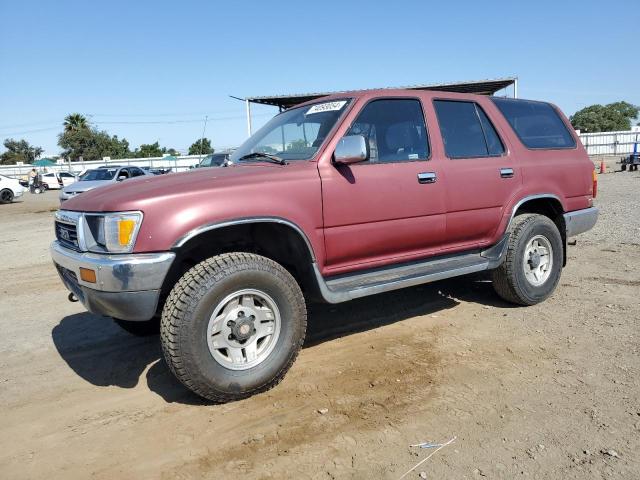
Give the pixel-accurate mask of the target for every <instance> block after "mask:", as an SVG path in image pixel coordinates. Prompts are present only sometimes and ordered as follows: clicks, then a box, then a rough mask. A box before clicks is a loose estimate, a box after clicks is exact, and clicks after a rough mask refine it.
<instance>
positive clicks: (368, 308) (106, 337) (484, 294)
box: [51, 275, 512, 405]
mask: <svg viewBox="0 0 640 480" xmlns="http://www.w3.org/2000/svg"><path fill="white" fill-rule="evenodd" d="M460 300H464V301H467V302H472V303H479V304H482V305H491V306H496V307H500V308H511V307H512V305H510V304H507V303H505V302H503V301H501V300H500V299H499V297H498V296H497V295H496V294H495V293H494V292H493V288H492V286H491V282H490V281H488V280H487V279H486V276H482V275H475V276H468V277H461V278H459V279H453V280H446V281H442V282H437V283H433V284H429V285H420V286H417V287H413V288H407V289H403V290H398V291H395V292H389V293H385V294H381V295H375V296H372V297H366V298H361V299H357V300H353V301H351V302H346V303H343V304H337V305H326V304H311V305H310V306H309V311H308V321H307V338H306V339H305V343H304V347H305V348H306V347H310V346H314V345H318V344H321V343H323V342H327V341H330V340H333V339H336V338H340V337H344V336H348V335H353V334H356V333H360V332H364V331H367V330H371V329H374V328H379V327H383V326H385V325H389V324H392V323H395V322H399V321H403V320H406V319H409V318H412V317H415V316H422V315H430V314H434V313H437V312H440V311H444V310H447V309H450V308H454V307H455V306H457V305H458V304H459V303H460ZM51 335H52V339H53V343H54V345H55V346H56V348H57V350H58V352H59V353H60V356H61V357H62V358H63V359H64V360H65V362H66V363H67V364H68V365H69V367H70V368H71V369H72V370H73V371H74V372H75V373H76V374H78V375H79V376H80V377H82V378H83V379H85V380H86V381H87V382H89V383H91V384H93V385H96V386H100V387H105V386H118V387H121V388H133V387H135V386H136V385H137V384H138V382H139V380H140V377H141V376H142V374H143V373H144V371H145V370H147V372H146V381H147V385H148V387H149V389H150V390H152V391H153V392H155V393H156V394H158V395H160V396H161V397H162V398H163V399H164V400H165V401H166V402H170V403H172V402H179V403H184V404H192V405H193V404H206V403H207V402H206V401H204V400H202V399H200V398H199V397H198V396H196V395H194V394H193V393H191V392H190V391H189V390H187V389H186V388H185V387H184V386H182V385H181V384H180V383H179V382H178V381H177V380H176V379H175V377H174V376H173V375H172V374H171V372H170V371H169V369H168V367H167V365H166V364H165V362H164V359H163V358H162V352H161V348H160V342H159V339H158V336H157V335H154V336H151V337H144V338H140V337H134V336H132V335H129V334H128V333H126V332H124V331H122V330H121V329H120V328H119V327H118V326H117V325H116V324H115V323H114V322H112V321H111V320H110V319H108V318H104V317H100V316H97V315H92V314H90V313H77V314H74V315H69V316H67V317H65V318H63V319H62V320H61V322H60V323H59V324H58V325H57V326H56V327H54V329H53V330H52V332H51ZM147 368H148V369H147Z"/></svg>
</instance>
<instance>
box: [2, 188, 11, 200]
mask: <svg viewBox="0 0 640 480" xmlns="http://www.w3.org/2000/svg"><path fill="white" fill-rule="evenodd" d="M11 202H13V192H12V191H11V190H9V189H8V188H5V189H4V190H2V191H1V192H0V203H11Z"/></svg>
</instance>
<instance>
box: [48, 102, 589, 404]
mask: <svg viewBox="0 0 640 480" xmlns="http://www.w3.org/2000/svg"><path fill="white" fill-rule="evenodd" d="M285 133H286V135H285ZM230 160H231V162H232V163H233V165H231V166H230V167H228V168H221V169H218V170H217V171H216V172H215V173H212V172H210V171H208V170H207V169H195V170H192V171H190V172H185V173H180V174H176V175H171V176H170V177H156V178H154V179H152V180H150V181H148V182H136V183H135V184H134V183H133V182H132V183H131V184H129V185H122V186H118V187H116V186H107V187H104V188H101V189H99V190H96V191H94V192H90V193H87V194H86V195H82V196H80V197H78V198H75V199H73V200H70V201H69V202H68V204H65V206H64V209H62V210H60V211H59V212H58V213H57V214H56V222H55V225H56V237H57V240H56V241H55V242H54V243H53V244H52V246H51V253H52V257H53V261H54V263H55V264H56V266H57V268H58V271H59V273H60V277H61V279H62V281H63V282H64V283H65V285H66V286H67V288H68V289H69V290H70V291H71V292H72V293H73V295H75V296H76V297H77V298H78V299H79V300H80V301H82V302H83V304H84V305H85V307H86V308H87V309H88V310H90V311H91V312H94V313H97V314H101V315H107V316H111V317H113V318H114V319H116V321H117V322H118V324H119V325H121V326H122V327H123V328H124V329H126V330H128V331H130V332H132V333H135V334H142V333H147V332H149V331H152V330H153V328H154V326H157V322H154V321H153V319H154V317H155V318H157V317H158V316H160V315H161V317H162V318H161V322H160V332H161V342H162V348H163V352H164V357H165V359H166V362H167V364H168V365H169V368H170V369H171V371H172V372H173V373H174V374H175V375H176V377H177V378H178V379H179V380H180V381H181V382H182V383H183V384H184V385H186V386H187V387H188V388H190V389H191V390H193V391H194V392H196V393H197V394H199V395H201V396H203V397H205V398H208V399H210V400H214V401H229V400H236V399H240V398H243V397H247V396H249V395H252V394H254V393H257V392H262V391H264V390H267V389H269V388H271V387H273V386H274V385H276V384H277V383H278V382H279V381H280V380H281V379H282V378H283V376H284V375H285V373H286V372H287V370H288V369H289V367H290V366H291V364H292V363H293V361H294V360H295V358H296V356H297V354H298V351H299V349H300V347H301V346H302V344H303V341H304V338H305V331H306V322H307V316H306V315H307V314H306V311H307V310H306V300H308V299H316V300H321V301H325V302H329V303H338V302H345V301H349V300H352V299H355V298H360V297H365V296H367V295H373V294H377V293H381V292H386V291H390V290H394V289H398V288H403V287H408V286H413V285H417V284H422V283H428V282H432V281H436V280H441V279H444V278H449V277H455V276H458V275H465V274H468V273H473V272H479V271H485V270H490V271H491V276H492V279H493V286H494V288H495V291H496V292H497V294H498V295H499V296H500V297H501V298H502V299H504V300H506V301H508V302H510V303H513V304H516V305H534V304H536V303H538V302H541V301H543V300H545V299H546V298H548V297H549V296H550V295H551V294H552V293H553V291H554V290H555V288H556V286H557V285H558V282H559V280H560V275H561V271H562V268H563V266H564V265H565V263H566V260H567V255H566V243H567V238H569V237H573V236H575V235H578V234H580V233H582V232H585V231H587V230H589V229H590V228H592V227H593V225H594V224H595V223H596V220H597V217H598V209H597V208H595V207H594V206H593V199H594V197H595V194H596V191H597V190H596V186H597V183H596V182H597V177H596V175H595V172H594V169H593V163H592V162H591V161H590V160H589V157H588V156H587V153H586V151H585V149H584V147H583V146H582V144H581V143H580V142H579V141H578V139H577V136H576V134H575V132H574V130H573V129H572V128H571V125H570V123H569V122H568V120H567V119H566V117H564V116H563V115H562V113H561V112H560V111H559V110H558V109H557V108H556V107H555V106H553V105H551V104H549V103H545V102H532V101H527V100H514V99H503V98H495V97H485V96H476V95H468V94H456V93H448V92H436V91H415V90H371V91H363V92H351V93H342V94H340V95H334V96H329V97H325V98H323V99H320V100H315V101H313V102H309V103H305V104H302V105H300V106H297V107H293V108H290V109H288V110H285V111H284V112H282V113H280V114H279V115H277V116H276V117H274V118H273V119H272V120H271V121H269V122H268V123H267V124H266V125H265V126H264V127H262V128H261V129H260V130H258V131H257V132H256V133H255V134H254V135H253V136H251V137H250V138H249V139H248V140H247V141H246V142H245V143H244V144H243V145H242V146H241V147H240V148H238V150H236V151H235V152H234V153H233V154H232V155H231V157H230ZM80 183H81V182H80ZM176 192H179V194H177V193H176ZM354 361H357V359H354Z"/></svg>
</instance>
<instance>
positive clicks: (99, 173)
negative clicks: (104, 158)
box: [80, 168, 118, 182]
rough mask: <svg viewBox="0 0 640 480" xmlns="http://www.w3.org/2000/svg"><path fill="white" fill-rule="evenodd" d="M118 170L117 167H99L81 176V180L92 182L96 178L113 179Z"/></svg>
mask: <svg viewBox="0 0 640 480" xmlns="http://www.w3.org/2000/svg"><path fill="white" fill-rule="evenodd" d="M117 171H118V169H117V168H98V169H96V170H89V171H87V172H85V173H84V174H83V175H82V176H81V177H80V181H81V182H90V181H94V180H113V177H115V175H116V172H117Z"/></svg>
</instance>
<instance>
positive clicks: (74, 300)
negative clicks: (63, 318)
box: [67, 293, 78, 303]
mask: <svg viewBox="0 0 640 480" xmlns="http://www.w3.org/2000/svg"><path fill="white" fill-rule="evenodd" d="M67 298H68V299H69V301H70V302H73V303H75V302H77V301H78V297H76V296H75V294H73V293H70V294H69V296H68V297H67Z"/></svg>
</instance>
